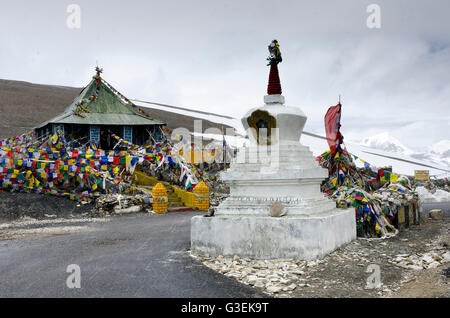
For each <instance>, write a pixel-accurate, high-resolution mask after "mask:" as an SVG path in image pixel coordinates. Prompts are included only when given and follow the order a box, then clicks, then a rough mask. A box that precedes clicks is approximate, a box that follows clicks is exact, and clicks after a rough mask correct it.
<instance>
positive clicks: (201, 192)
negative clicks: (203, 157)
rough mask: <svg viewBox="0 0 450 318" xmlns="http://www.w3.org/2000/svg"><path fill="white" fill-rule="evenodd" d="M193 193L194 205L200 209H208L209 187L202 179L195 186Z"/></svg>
mask: <svg viewBox="0 0 450 318" xmlns="http://www.w3.org/2000/svg"><path fill="white" fill-rule="evenodd" d="M194 195H195V199H194V206H195V207H196V208H197V209H199V210H200V211H208V210H209V188H208V186H207V185H206V184H205V183H204V182H203V181H202V182H200V183H199V184H197V185H196V186H195V188H194Z"/></svg>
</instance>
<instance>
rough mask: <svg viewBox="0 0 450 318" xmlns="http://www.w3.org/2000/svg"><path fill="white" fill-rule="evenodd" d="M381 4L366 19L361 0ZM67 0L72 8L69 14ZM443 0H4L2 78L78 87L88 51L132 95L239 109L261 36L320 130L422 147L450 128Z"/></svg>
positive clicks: (449, 24)
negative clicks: (334, 118) (333, 109)
mask: <svg viewBox="0 0 450 318" xmlns="http://www.w3.org/2000/svg"><path fill="white" fill-rule="evenodd" d="M372 3H375V4H378V5H379V6H380V8H381V28H379V29H376V28H375V29H370V28H368V27H367V24H366V20H367V18H368V16H369V15H370V13H367V11H366V10H367V6H368V5H369V4H372ZM69 4H78V5H79V6H80V8H81V25H80V28H79V29H70V28H69V27H68V26H67V18H68V16H69V15H70V13H67V7H68V5H69ZM449 16H450V1H448V0H433V1H426V0H417V1H412V0H408V1H406V0H403V1H402V0H396V1H392V0H389V1H382V0H371V1H364V0H353V1H350V0H349V1H345V0H341V1H335V0H330V1H317V0H315V1H300V0H295V1H242V0H239V1H233V0H231V1H230V0H227V1H223V0H220V1H219V0H216V1H213V0H209V1H208V0H205V1H196V0H190V1H182V0H177V1H167V0H165V1H133V0H128V1H112V0H108V1H98V0H96V1H92V0H91V1H77V0H71V1H63V0H60V1H50V0H48V1H42V0H40V1H22V0H15V1H1V2H0V36H1V39H2V42H1V47H0V78H3V79H14V80H23V81H29V82H33V83H42V84H56V85H66V86H76V87H82V86H84V85H86V84H87V83H88V82H89V81H90V78H91V76H92V75H93V73H94V67H95V65H96V61H98V62H99V65H100V66H101V67H103V68H104V70H105V72H104V74H103V77H104V78H105V79H106V80H107V81H108V82H109V83H111V84H112V85H113V86H114V87H116V88H117V89H119V90H120V91H121V92H122V93H123V94H124V95H125V96H127V97H129V98H137V99H143V100H149V101H155V102H160V103H168V104H173V105H179V106H183V107H187V108H193V109H198V110H208V111H213V112H217V113H220V114H225V115H231V116H234V117H237V118H240V116H242V115H243V114H244V113H245V112H246V110H248V109H249V108H251V107H256V106H258V105H261V104H262V103H263V96H264V95H265V94H266V87H267V79H268V74H269V68H268V67H267V66H266V60H265V59H266V57H267V56H268V51H267V45H268V44H269V43H270V42H271V40H273V39H277V40H278V41H279V43H280V47H281V52H282V56H283V62H282V63H281V64H280V65H279V70H280V78H281V84H282V88H283V95H284V96H285V97H286V104H287V105H288V106H297V107H300V108H301V109H302V110H303V111H304V112H305V113H306V114H307V116H308V122H307V125H306V128H305V129H306V130H308V131H311V132H316V133H320V134H324V128H323V116H324V114H325V112H326V110H327V108H328V107H329V106H331V105H335V104H336V103H337V101H338V95H339V94H341V95H342V104H343V115H342V125H343V128H342V132H343V134H344V136H345V137H346V139H348V140H358V139H361V138H364V137H369V136H372V135H374V134H377V133H380V132H389V133H391V134H392V135H393V136H395V137H397V138H398V139H399V140H400V141H402V142H403V143H404V144H405V145H406V146H408V147H410V148H413V149H416V150H420V149H421V148H424V147H426V146H428V145H431V144H432V143H435V142H437V141H439V140H442V139H450V132H449V131H450V110H449V109H450V107H449V106H450V84H449V80H450V18H449Z"/></svg>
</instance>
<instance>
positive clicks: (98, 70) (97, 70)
mask: <svg viewBox="0 0 450 318" xmlns="http://www.w3.org/2000/svg"><path fill="white" fill-rule="evenodd" d="M95 71H96V72H97V76H98V77H100V74H101V73H103V69H102V68H100V67H98V64H97V66H96V67H95Z"/></svg>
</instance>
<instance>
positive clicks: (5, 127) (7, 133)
mask: <svg viewBox="0 0 450 318" xmlns="http://www.w3.org/2000/svg"><path fill="white" fill-rule="evenodd" d="M81 90H82V88H74V87H64V86H52V85H40V84H32V83H27V82H20V81H11V80H2V79H0V139H2V138H7V137H13V136H17V135H19V134H22V133H24V132H27V131H29V130H30V129H32V128H33V127H35V126H36V125H38V124H40V123H42V122H45V121H46V120H49V119H51V118H53V117H54V116H56V115H58V114H59V113H61V112H62V111H64V110H65V109H66V108H67V107H68V106H69V105H70V104H71V103H72V101H73V99H74V98H75V97H76V96H77V95H78V93H80V92H81ZM119 90H120V89H119ZM122 93H124V94H125V95H126V92H122ZM143 110H144V112H145V113H146V114H148V115H149V116H150V117H152V118H155V119H159V120H161V121H163V122H165V123H167V125H168V127H169V128H171V129H173V128H177V127H185V128H187V129H189V130H191V131H192V130H193V127H194V120H195V119H197V118H195V117H191V116H185V115H180V114H176V113H172V112H167V111H164V110H157V109H150V108H143ZM209 127H218V128H221V127H222V125H221V124H216V123H212V122H210V121H207V120H203V129H207V128H209Z"/></svg>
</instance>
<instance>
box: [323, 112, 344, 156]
mask: <svg viewBox="0 0 450 318" xmlns="http://www.w3.org/2000/svg"><path fill="white" fill-rule="evenodd" d="M324 119H325V132H326V134H327V142H328V145H329V146H330V150H331V153H332V154H334V153H336V149H337V146H338V145H339V144H340V142H341V140H340V139H341V138H340V133H339V128H340V127H341V104H340V103H339V104H337V105H336V106H331V107H330V108H328V111H327V113H326V115H325V118H324Z"/></svg>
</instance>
